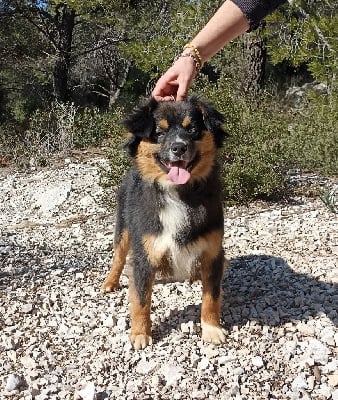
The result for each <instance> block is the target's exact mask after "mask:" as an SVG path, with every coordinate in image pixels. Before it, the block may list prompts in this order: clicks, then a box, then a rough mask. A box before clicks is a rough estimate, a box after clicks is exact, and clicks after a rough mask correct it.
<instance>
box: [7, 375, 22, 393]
mask: <svg viewBox="0 0 338 400" xmlns="http://www.w3.org/2000/svg"><path fill="white" fill-rule="evenodd" d="M24 384H25V380H24V378H23V377H22V376H20V375H18V374H9V375H8V377H7V380H6V386H5V389H6V390H7V392H12V391H13V390H18V389H19V388H20V387H21V386H23V385H24Z"/></svg>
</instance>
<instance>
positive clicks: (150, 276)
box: [129, 260, 155, 350]
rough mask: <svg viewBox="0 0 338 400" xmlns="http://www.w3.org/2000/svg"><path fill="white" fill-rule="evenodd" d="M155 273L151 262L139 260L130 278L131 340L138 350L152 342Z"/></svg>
mask: <svg viewBox="0 0 338 400" xmlns="http://www.w3.org/2000/svg"><path fill="white" fill-rule="evenodd" d="M154 277H155V273H154V272H153V270H152V267H151V266H150V264H149V263H147V262H146V263H142V265H141V262H140V261H139V260H137V261H136V263H135V264H134V266H133V272H132V276H130V278H129V298H130V319H131V331H130V341H131V343H132V345H133V346H134V348H135V349H136V350H140V349H144V348H145V347H146V346H148V345H149V344H151V343H152V339H151V321H150V309H151V293H152V287H153V283H154Z"/></svg>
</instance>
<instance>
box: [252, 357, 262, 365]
mask: <svg viewBox="0 0 338 400" xmlns="http://www.w3.org/2000/svg"><path fill="white" fill-rule="evenodd" d="M251 363H252V365H254V366H255V367H257V368H261V367H263V365H264V361H263V358H262V357H261V356H254V357H252V358H251Z"/></svg>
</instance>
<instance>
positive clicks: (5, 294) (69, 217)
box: [0, 159, 338, 400]
mask: <svg viewBox="0 0 338 400" xmlns="http://www.w3.org/2000/svg"><path fill="white" fill-rule="evenodd" d="M101 164H104V160H103V159H96V160H94V161H93V160H92V161H87V162H84V163H78V164H76V163H72V162H70V160H68V163H67V164H66V165H64V166H63V167H62V168H59V169H54V170H44V171H39V172H37V171H35V172H31V173H26V174H22V173H11V174H7V175H6V176H5V175H3V176H0V230H1V236H0V264H1V269H0V293H1V297H0V334H1V337H0V398H1V399H13V400H14V399H36V400H43V399H79V400H80V399H84V400H93V399H97V400H100V399H123V400H125V399H130V400H131V399H136V400H141V399H152V400H153V399H170V400H173V399H209V400H213V399H259V400H260V399H333V400H338V327H337V325H338V267H337V255H338V226H337V225H338V224H337V217H336V215H335V214H333V213H330V212H329V211H328V210H327V209H326V208H325V206H324V205H323V204H322V203H321V202H320V201H319V200H310V199H306V200H303V201H302V199H299V202H297V203H296V204H293V205H290V204H288V205H276V204H275V205H267V204H253V205H250V206H249V207H230V208H228V209H226V220H225V237H224V247H225V250H226V254H227V256H228V258H229V259H230V267H229V269H228V271H227V273H226V276H225V278H224V285H223V289H224V302H223V311H222V318H223V323H224V326H225V328H226V330H227V332H228V335H227V340H226V343H225V344H223V345H222V346H219V347H217V346H213V345H209V344H205V343H203V342H202V341H201V338H200V323H199V312H200V311H199V308H200V303H201V286H200V284H199V283H194V284H193V285H189V284H188V283H187V282H183V283H166V284H163V283H158V284H156V285H155V288H154V295H153V311H152V320H153V345H152V346H151V347H148V348H146V349H145V350H144V351H134V350H133V349H132V348H131V345H130V343H129V339H128V329H129V315H128V298H127V277H125V276H123V277H122V289H121V290H120V291H119V292H117V293H113V294H111V295H102V294H101V293H100V286H101V284H102V282H103V280H104V278H105V276H106V274H107V272H108V270H109V264H110V260H111V257H112V240H113V232H114V218H113V212H111V210H108V209H106V208H105V206H104V205H103V204H102V201H101V198H102V189H101V188H100V186H99V185H98V166H99V165H101Z"/></svg>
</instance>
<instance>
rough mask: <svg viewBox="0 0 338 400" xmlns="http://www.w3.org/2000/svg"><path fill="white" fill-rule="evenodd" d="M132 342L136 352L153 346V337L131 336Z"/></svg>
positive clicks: (143, 335)
mask: <svg viewBox="0 0 338 400" xmlns="http://www.w3.org/2000/svg"><path fill="white" fill-rule="evenodd" d="M130 341H131V344H132V345H133V347H134V349H135V350H143V349H145V348H146V347H147V346H148V345H151V344H152V338H151V336H148V335H145V334H139V335H130Z"/></svg>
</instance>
